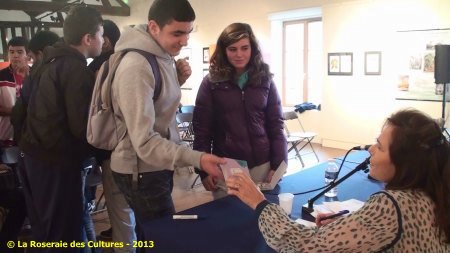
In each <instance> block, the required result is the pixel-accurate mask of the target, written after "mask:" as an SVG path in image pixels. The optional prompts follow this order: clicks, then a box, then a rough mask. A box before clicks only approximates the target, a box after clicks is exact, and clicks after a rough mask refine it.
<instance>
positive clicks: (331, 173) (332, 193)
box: [325, 159, 339, 198]
mask: <svg viewBox="0 0 450 253" xmlns="http://www.w3.org/2000/svg"><path fill="white" fill-rule="evenodd" d="M338 170H339V168H338V166H337V165H336V162H335V161H334V159H330V160H328V166H327V168H326V169H325V185H329V184H330V183H331V182H333V181H334V180H335V179H336V177H337V172H338ZM325 196H326V197H330V198H333V197H336V196H337V187H334V188H333V189H331V190H329V191H328V192H326V193H325Z"/></svg>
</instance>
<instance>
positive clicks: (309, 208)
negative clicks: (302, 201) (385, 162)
mask: <svg viewBox="0 0 450 253" xmlns="http://www.w3.org/2000/svg"><path fill="white" fill-rule="evenodd" d="M369 163H370V157H368V158H366V160H364V162H362V163H360V164H359V165H358V166H356V167H355V168H354V169H353V170H352V171H350V172H349V173H347V174H346V175H344V176H343V177H342V178H340V179H339V180H335V181H333V182H331V183H330V184H329V185H328V186H327V188H325V189H324V190H323V191H321V192H319V193H318V194H317V195H316V196H314V197H313V198H312V199H310V200H308V206H307V207H304V206H303V207H302V211H304V212H308V213H312V212H314V208H313V204H314V201H316V200H318V199H319V198H320V197H322V195H324V194H325V193H326V192H328V191H329V190H331V189H333V188H334V187H336V186H337V185H339V184H340V183H342V182H344V181H345V180H346V179H347V178H349V177H350V176H351V175H353V174H355V173H356V172H358V171H360V170H363V171H365V172H366V170H367V166H368V165H369Z"/></svg>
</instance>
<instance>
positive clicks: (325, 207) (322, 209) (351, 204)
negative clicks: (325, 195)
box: [305, 199, 364, 217]
mask: <svg viewBox="0 0 450 253" xmlns="http://www.w3.org/2000/svg"><path fill="white" fill-rule="evenodd" d="M306 205H307V204H306ZM306 205H305V206H306ZM363 205H364V202H362V201H359V200H357V199H349V200H346V201H332V202H323V203H322V204H320V205H314V212H312V213H311V215H312V216H314V217H316V216H317V214H318V213H337V212H339V211H342V210H348V211H349V213H353V212H355V211H356V210H358V209H360V208H361V207H362V206H363Z"/></svg>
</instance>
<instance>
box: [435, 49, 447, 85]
mask: <svg viewBox="0 0 450 253" xmlns="http://www.w3.org/2000/svg"><path fill="white" fill-rule="evenodd" d="M435 49H436V54H435V56H434V80H435V83H437V84H438V83H443V84H445V83H450V45H436V46H435Z"/></svg>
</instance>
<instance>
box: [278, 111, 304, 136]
mask: <svg viewBox="0 0 450 253" xmlns="http://www.w3.org/2000/svg"><path fill="white" fill-rule="evenodd" d="M283 119H284V129H285V130H286V134H287V135H288V136H289V135H290V134H291V132H290V131H289V128H288V127H287V124H286V121H294V122H297V124H298V125H299V126H300V130H301V131H302V132H305V129H304V128H303V125H302V122H301V121H300V119H299V118H298V114H297V113H296V112H295V111H289V112H283Z"/></svg>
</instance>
